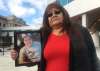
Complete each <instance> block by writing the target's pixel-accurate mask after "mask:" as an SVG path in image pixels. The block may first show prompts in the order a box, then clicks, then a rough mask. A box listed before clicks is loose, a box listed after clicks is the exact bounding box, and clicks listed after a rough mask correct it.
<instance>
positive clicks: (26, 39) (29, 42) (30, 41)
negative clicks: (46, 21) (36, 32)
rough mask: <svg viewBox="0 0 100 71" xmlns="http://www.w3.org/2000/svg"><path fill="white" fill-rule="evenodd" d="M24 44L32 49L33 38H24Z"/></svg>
mask: <svg viewBox="0 0 100 71" xmlns="http://www.w3.org/2000/svg"><path fill="white" fill-rule="evenodd" d="M24 44H25V46H26V47H31V46H32V38H30V37H29V36H25V37H24Z"/></svg>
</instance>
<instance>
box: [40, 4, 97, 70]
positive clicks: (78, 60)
mask: <svg viewBox="0 0 100 71" xmlns="http://www.w3.org/2000/svg"><path fill="white" fill-rule="evenodd" d="M41 33H42V53H41V61H40V64H39V71H97V70H96V60H97V55H96V51H95V47H94V44H93V41H92V38H91V36H90V34H89V32H88V31H87V29H85V28H84V27H82V26H78V25H76V24H75V25H73V24H71V22H70V19H69V15H68V13H67V11H66V10H65V9H64V8H63V7H62V6H60V5H59V4H57V3H51V4H49V5H48V6H47V8H46V10H45V13H44V17H43V26H42V28H41Z"/></svg>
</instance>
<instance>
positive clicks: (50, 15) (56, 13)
mask: <svg viewBox="0 0 100 71" xmlns="http://www.w3.org/2000/svg"><path fill="white" fill-rule="evenodd" d="M60 13H61V11H54V12H51V13H48V17H52V16H53V15H54V14H55V15H56V16H57V15H59V14H60Z"/></svg>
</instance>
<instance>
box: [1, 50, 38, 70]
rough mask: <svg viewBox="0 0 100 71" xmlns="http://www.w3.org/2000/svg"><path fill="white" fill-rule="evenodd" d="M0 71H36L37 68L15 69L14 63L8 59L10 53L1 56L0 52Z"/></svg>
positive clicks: (24, 67) (22, 67)
mask: <svg viewBox="0 0 100 71" xmlns="http://www.w3.org/2000/svg"><path fill="white" fill-rule="evenodd" d="M0 71H37V66H33V67H26V66H21V67H15V62H14V61H13V60H12V59H11V57H10V52H6V53H5V55H4V56H3V55H1V52H0Z"/></svg>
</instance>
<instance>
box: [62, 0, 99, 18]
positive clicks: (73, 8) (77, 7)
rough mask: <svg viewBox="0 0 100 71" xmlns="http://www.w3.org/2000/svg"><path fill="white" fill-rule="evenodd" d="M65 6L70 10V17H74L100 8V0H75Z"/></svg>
mask: <svg viewBox="0 0 100 71" xmlns="http://www.w3.org/2000/svg"><path fill="white" fill-rule="evenodd" d="M64 7H65V8H66V9H67V10H68V12H69V14H70V17H73V16H76V15H79V14H83V13H85V12H88V11H91V10H93V9H95V8H99V7H100V0H74V1H72V2H71V3H69V4H67V5H65V6H64Z"/></svg>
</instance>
